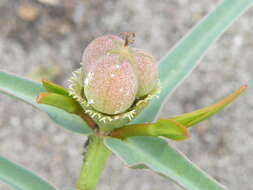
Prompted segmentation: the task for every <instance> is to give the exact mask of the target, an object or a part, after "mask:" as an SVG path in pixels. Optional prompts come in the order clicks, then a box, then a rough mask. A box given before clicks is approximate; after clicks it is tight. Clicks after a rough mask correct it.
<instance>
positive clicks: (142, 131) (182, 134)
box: [111, 119, 190, 140]
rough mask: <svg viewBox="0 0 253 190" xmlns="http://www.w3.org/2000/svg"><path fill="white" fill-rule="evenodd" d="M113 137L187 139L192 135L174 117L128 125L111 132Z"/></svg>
mask: <svg viewBox="0 0 253 190" xmlns="http://www.w3.org/2000/svg"><path fill="white" fill-rule="evenodd" d="M111 136H112V137H115V138H120V139H125V138H128V137H131V136H163V137H167V138H170V139H173V140H185V139H188V138H189V137H190V133H189V131H188V129H187V128H186V127H185V126H183V125H182V124H180V123H179V122H177V121H175V120H172V119H161V120H158V121H157V122H156V123H150V124H148V123H145V124H135V125H127V126H125V127H121V128H118V129H116V130H114V131H113V132H112V133H111Z"/></svg>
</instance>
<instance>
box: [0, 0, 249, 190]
mask: <svg viewBox="0 0 253 190" xmlns="http://www.w3.org/2000/svg"><path fill="white" fill-rule="evenodd" d="M217 3H218V0H212V1H210V0H201V1H199V0H156V1H151V0H138V1H136V0H128V1H126V0H0V69H1V70H5V71H9V72H13V73H16V74H18V75H21V76H26V77H30V78H32V79H35V80H39V79H40V78H41V77H43V78H47V79H50V80H53V81H55V82H57V83H60V84H62V85H65V84H66V80H67V79H68V77H69V76H70V73H71V72H72V71H73V70H75V69H77V68H79V67H80V65H79V63H80V59H81V55H82V51H83V49H84V48H85V47H86V46H87V44H88V43H89V42H90V41H91V40H92V39H94V38H96V37H98V36H101V35H104V34H108V33H112V34H118V33H120V32H123V31H132V32H135V33H136V35H137V37H136V43H135V46H136V47H138V48H142V49H145V50H147V51H149V52H151V53H152V54H153V55H154V56H155V57H156V58H157V60H159V59H160V58H161V57H162V56H163V55H164V54H165V53H166V52H167V51H168V50H169V49H170V48H171V47H172V46H173V45H174V44H175V43H176V42H177V41H178V40H179V39H180V38H181V37H182V36H184V35H185V34H186V33H187V31H189V29H190V28H192V26H194V25H195V24H196V23H198V22H199V21H200V19H201V18H203V16H205V15H206V14H207V13H208V12H210V11H211V10H212V9H213V8H214V7H215V5H216V4H217ZM252 17H253V10H252V9H251V10H249V11H248V12H247V13H246V14H244V15H243V16H242V17H240V19H239V20H238V21H236V23H235V24H233V26H232V27H231V28H230V29H229V30H228V31H227V32H226V33H225V34H224V35H223V36H222V37H221V38H220V39H219V41H218V42H217V43H216V44H215V45H214V46H212V48H211V49H210V50H209V51H208V53H207V54H206V56H205V57H204V59H202V60H201V64H200V65H199V66H198V67H197V68H196V70H195V71H194V72H193V73H192V74H191V75H190V76H189V77H188V78H187V80H186V81H185V82H184V83H183V84H182V85H181V86H180V88H178V89H177V90H176V91H175V92H174V93H173V95H172V96H171V97H170V99H169V100H168V102H167V104H166V106H165V107H164V109H163V111H162V113H161V117H164V116H172V115H177V114H181V113H184V112H189V111H192V110H194V109H198V108H201V107H204V106H207V105H209V104H211V103H213V102H215V101H216V100H219V99H220V98H223V97H225V96H226V95H228V94H229V93H231V92H232V91H233V90H235V89H237V88H239V86H240V85H242V84H248V85H249V89H248V90H247V92H246V93H245V94H243V95H242V96H241V97H240V98H239V99H238V100H237V101H236V102H235V103H234V104H233V105H232V106H230V107H229V108H227V109H226V110H225V111H223V112H221V113H220V114H219V115H217V116H215V117H213V118H212V119H209V120H208V121H205V122H203V123H201V124H200V125H199V126H197V127H194V128H193V129H192V138H191V139H190V140H188V141H185V142H177V143H174V142H170V143H171V144H173V145H174V146H176V147H177V148H178V149H179V150H181V151H182V152H183V153H185V154H186V155H187V156H188V157H189V159H191V160H192V161H193V162H195V163H196V164H197V165H198V166H200V167H201V168H202V169H204V170H205V171H206V172H207V173H209V174H210V175H212V176H213V177H215V178H216V179H217V180H218V181H220V182H221V183H223V184H225V185H226V186H227V187H228V189H232V190H237V189H243V190H250V189H252V187H253V181H252V177H253V164H252V160H253V140H252V138H253V126H252V123H253V117H252V107H253V98H252V94H253V90H252V81H253V74H252V73H253V64H252V60H253V35H252V28H253V22H252ZM85 140H86V139H85V137H82V136H79V135H75V134H71V133H69V132H67V131H64V130H63V129H62V128H60V127H58V126H56V125H55V124H54V123H53V122H51V121H50V120H49V118H48V117H47V115H46V114H44V113H42V112H40V111H38V110H35V109H34V108H32V107H31V106H29V105H26V104H24V103H22V102H18V101H16V100H13V99H11V98H9V97H5V96H3V95H0V154H1V155H2V156H4V157H7V158H8V159H10V160H12V161H14V162H17V163H18V164H21V165H23V166H25V167H26V168H28V169H30V170H32V171H34V172H36V173H37V174H38V175H40V176H42V177H44V178H46V179H47V180H49V181H50V182H51V183H53V184H54V185H56V186H57V187H58V188H59V189H66V188H68V187H73V186H75V181H76V179H77V176H78V174H79V168H80V166H81V163H82V156H81V154H82V152H83V151H84V148H83V144H84V142H85ZM0 167H1V166H0ZM0 189H1V190H10V189H11V188H9V187H7V186H6V185H4V184H0ZM98 189H100V190H118V189H121V190H132V189H139V190H164V189H170V190H179V189H180V188H179V187H177V186H176V185H174V184H173V183H170V182H168V181H167V180H166V179H164V178H163V177H161V176H159V175H156V174H154V173H152V172H150V171H147V170H142V171H139V170H133V169H129V168H127V167H126V166H124V164H123V163H122V162H121V161H120V160H118V159H116V158H115V157H112V158H111V160H110V162H109V164H108V167H107V169H106V172H105V173H104V175H103V177H102V181H101V183H100V185H99V188H98Z"/></svg>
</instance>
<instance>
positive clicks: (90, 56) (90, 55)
mask: <svg viewBox="0 0 253 190" xmlns="http://www.w3.org/2000/svg"><path fill="white" fill-rule="evenodd" d="M123 45H124V40H122V39H121V38H120V37H118V36H115V35H110V34H109V35H105V36H102V37H99V38H96V39H95V40H93V41H92V42H91V43H90V44H89V45H88V46H87V48H86V49H85V51H84V53H83V57H82V63H81V64H82V65H83V70H84V72H85V74H87V73H88V72H89V69H90V68H91V67H92V65H93V64H94V63H95V62H96V61H97V60H98V59H99V58H101V57H102V56H104V55H106V53H107V51H108V50H111V49H115V48H119V47H122V46H123Z"/></svg>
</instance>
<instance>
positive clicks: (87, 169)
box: [77, 135, 111, 190]
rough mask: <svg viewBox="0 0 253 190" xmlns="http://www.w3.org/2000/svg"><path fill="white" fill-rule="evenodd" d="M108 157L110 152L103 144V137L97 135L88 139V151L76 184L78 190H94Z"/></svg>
mask: <svg viewBox="0 0 253 190" xmlns="http://www.w3.org/2000/svg"><path fill="white" fill-rule="evenodd" d="M110 155H111V152H110V150H108V149H107V148H106V147H105V145H104V143H103V137H100V136H97V135H93V136H91V137H90V142H89V145H88V150H87V152H86V153H85V159H84V163H83V166H82V170H81V174H80V177H79V179H78V182H77V189H78V190H95V189H96V185H97V183H98V182H99V179H100V176H101V174H102V171H103V169H104V168H105V164H106V161H107V160H108V158H109V157H110Z"/></svg>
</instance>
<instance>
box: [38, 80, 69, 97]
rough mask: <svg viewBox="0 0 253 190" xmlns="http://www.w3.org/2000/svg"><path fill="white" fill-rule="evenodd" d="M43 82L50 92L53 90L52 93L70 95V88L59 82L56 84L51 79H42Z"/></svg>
mask: <svg viewBox="0 0 253 190" xmlns="http://www.w3.org/2000/svg"><path fill="white" fill-rule="evenodd" d="M42 84H43V86H44V88H45V89H46V90H47V91H48V92H52V93H56V94H62V95H66V96H68V95H69V93H68V90H67V89H66V88H64V87H62V86H60V85H58V84H55V83H53V82H51V81H49V80H45V79H44V80H42Z"/></svg>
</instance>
